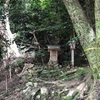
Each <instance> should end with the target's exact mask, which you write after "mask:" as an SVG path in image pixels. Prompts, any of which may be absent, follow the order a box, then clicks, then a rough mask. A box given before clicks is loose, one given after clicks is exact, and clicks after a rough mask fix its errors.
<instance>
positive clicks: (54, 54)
mask: <svg viewBox="0 0 100 100" xmlns="http://www.w3.org/2000/svg"><path fill="white" fill-rule="evenodd" d="M59 50H60V46H56V45H48V52H50V58H49V62H48V64H49V65H54V64H58V51H59Z"/></svg>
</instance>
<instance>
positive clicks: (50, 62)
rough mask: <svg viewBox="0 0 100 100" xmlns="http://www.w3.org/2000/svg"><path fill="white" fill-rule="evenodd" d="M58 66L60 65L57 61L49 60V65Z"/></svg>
mask: <svg viewBox="0 0 100 100" xmlns="http://www.w3.org/2000/svg"><path fill="white" fill-rule="evenodd" d="M56 64H58V62H57V61H52V60H49V62H48V65H56Z"/></svg>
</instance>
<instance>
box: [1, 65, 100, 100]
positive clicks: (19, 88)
mask: <svg viewBox="0 0 100 100" xmlns="http://www.w3.org/2000/svg"><path fill="white" fill-rule="evenodd" d="M55 67H56V68H55ZM88 71H89V70H88V68H84V69H83V68H74V69H70V70H68V69H65V68H57V66H54V67H51V68H49V70H48V68H47V67H43V66H34V65H33V64H30V63H29V64H26V65H25V66H24V68H23V70H22V71H21V72H20V73H17V74H13V72H12V79H10V78H9V72H8V71H6V70H5V68H3V66H1V67H0V100H86V98H87V97H88V94H89V92H88V91H89V90H90V84H91V83H92V80H91V79H90V78H89V74H88ZM6 75H7V76H8V77H7V80H6ZM98 85H100V84H98ZM95 87H97V86H95ZM30 88H31V89H30ZM96 89H97V91H99V88H96ZM33 96H34V97H33ZM94 100H97V99H94ZM98 100H100V99H98Z"/></svg>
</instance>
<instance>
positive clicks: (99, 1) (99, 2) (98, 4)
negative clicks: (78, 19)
mask: <svg viewBox="0 0 100 100" xmlns="http://www.w3.org/2000/svg"><path fill="white" fill-rule="evenodd" d="M95 22H96V24H95V25H96V42H97V57H98V67H99V71H100V0H95ZM99 73H100V72H99ZM99 76H100V74H99Z"/></svg>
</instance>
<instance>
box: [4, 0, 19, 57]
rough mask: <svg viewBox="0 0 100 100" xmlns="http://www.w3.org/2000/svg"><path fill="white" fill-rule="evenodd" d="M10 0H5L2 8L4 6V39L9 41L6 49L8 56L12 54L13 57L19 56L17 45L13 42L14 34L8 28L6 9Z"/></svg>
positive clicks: (7, 12)
mask: <svg viewBox="0 0 100 100" xmlns="http://www.w3.org/2000/svg"><path fill="white" fill-rule="evenodd" d="M9 2H10V0H5V4H4V8H5V13H4V16H5V28H6V30H5V34H6V39H7V40H8V42H9V43H10V45H9V47H8V48H7V49H8V57H11V56H14V57H19V56H20V53H19V51H18V48H17V45H16V43H15V42H14V36H13V34H12V32H11V30H10V23H9V11H8V9H9V8H8V5H9Z"/></svg>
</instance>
